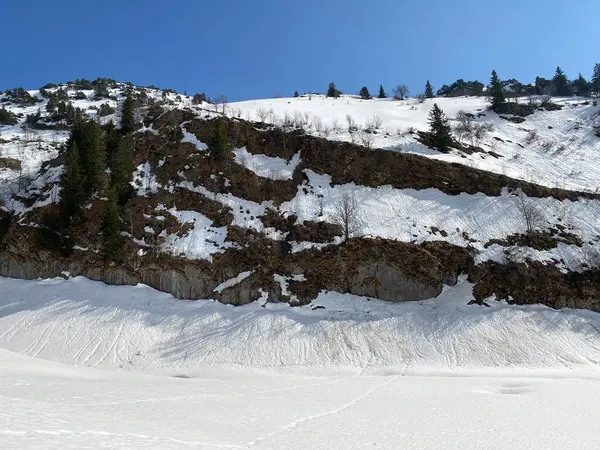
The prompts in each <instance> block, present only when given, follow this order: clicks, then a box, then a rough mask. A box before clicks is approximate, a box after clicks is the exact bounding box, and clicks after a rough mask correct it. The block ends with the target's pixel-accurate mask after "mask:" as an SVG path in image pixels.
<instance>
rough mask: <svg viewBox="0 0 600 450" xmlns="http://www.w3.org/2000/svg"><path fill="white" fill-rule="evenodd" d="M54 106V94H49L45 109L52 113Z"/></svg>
mask: <svg viewBox="0 0 600 450" xmlns="http://www.w3.org/2000/svg"><path fill="white" fill-rule="evenodd" d="M56 107H57V105H56V99H55V98H54V95H51V96H50V98H49V99H48V103H46V111H48V112H49V113H53V112H54V111H55V110H56Z"/></svg>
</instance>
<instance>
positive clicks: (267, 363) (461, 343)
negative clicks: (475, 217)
mask: <svg viewBox="0 0 600 450" xmlns="http://www.w3.org/2000/svg"><path fill="white" fill-rule="evenodd" d="M285 277H287V276H285ZM471 290H472V285H471V284H470V283H468V282H466V281H465V280H464V279H461V281H460V282H459V283H458V284H457V285H456V286H446V287H445V288H444V291H443V293H442V294H441V295H440V296H439V297H438V298H436V299H431V300H425V301H420V302H405V303H391V302H385V301H380V300H375V299H368V298H364V297H358V296H353V295H346V294H338V293H334V292H322V293H321V294H320V295H319V297H318V298H317V299H316V300H315V301H313V302H312V303H311V304H310V305H306V306H302V307H295V308H292V307H290V306H289V305H287V304H285V303H267V304H266V305H264V307H262V306H261V304H259V303H258V302H257V303H252V304H249V305H246V306H241V307H233V306H228V305H223V304H220V303H218V302H214V301H197V302H191V301H187V300H175V299H173V298H172V297H171V296H170V295H168V294H165V293H160V292H157V291H155V290H153V289H150V288H148V287H145V286H142V285H138V286H135V287H131V286H107V285H104V284H103V283H99V282H92V281H89V280H86V279H84V278H81V277H75V278H71V279H70V280H64V279H62V278H57V279H52V280H38V281H24V280H14V279H2V278H0V292H2V294H3V295H2V296H1V298H0V330H2V332H1V333H0V348H4V349H6V350H10V351H12V352H16V353H22V354H25V355H28V356H34V357H39V358H43V359H49V360H54V361H57V362H61V363H67V364H74V365H78V366H81V365H86V366H93V367H97V368H107V369H114V368H120V369H127V370H133V371H143V372H150V373H155V374H170V375H173V374H186V375H193V374H194V373H197V372H199V371H200V372H201V371H203V370H205V369H207V368H210V367H215V366H219V367H229V368H236V367H237V368H253V369H260V370H262V371H268V372H274V373H302V374H309V375H331V374H344V375H356V374H358V373H363V374H370V375H380V374H382V373H388V372H389V371H392V372H394V371H399V370H403V371H404V372H405V374H420V373H423V372H427V373H430V372H432V371H433V372H440V371H441V372H448V371H449V372H450V373H454V372H455V371H462V370H482V369H490V370H491V369H494V370H496V369H501V368H507V367H512V368H527V369H554V370H557V369H565V368H569V369H577V370H582V371H587V372H590V373H599V374H600V371H599V369H600V366H599V363H600V352H599V349H600V333H599V332H598V330H600V314H598V313H594V312H590V311H584V310H569V309H564V310H560V311H556V310H553V309H550V308H547V307H543V306H509V305H507V304H505V303H503V302H496V301H490V302H489V303H490V305H491V306H490V307H489V308H487V307H483V306H473V305H472V306H469V305H467V303H468V302H469V301H470V300H472V292H471ZM317 307H318V308H317Z"/></svg>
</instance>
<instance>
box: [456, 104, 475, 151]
mask: <svg viewBox="0 0 600 450" xmlns="http://www.w3.org/2000/svg"><path fill="white" fill-rule="evenodd" d="M473 119H474V116H473V114H471V113H468V112H466V111H464V110H460V111H459V112H458V114H457V115H456V119H455V120H456V121H457V122H458V124H457V125H456V126H455V127H454V132H455V133H456V136H457V137H458V142H460V143H462V142H463V140H465V139H472V136H473Z"/></svg>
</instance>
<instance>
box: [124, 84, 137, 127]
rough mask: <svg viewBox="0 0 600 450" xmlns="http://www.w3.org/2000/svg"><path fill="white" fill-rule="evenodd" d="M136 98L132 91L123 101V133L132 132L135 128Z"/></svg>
mask: <svg viewBox="0 0 600 450" xmlns="http://www.w3.org/2000/svg"><path fill="white" fill-rule="evenodd" d="M134 114H135V100H134V99H133V96H132V95H131V92H129V93H128V94H127V97H126V98H125V101H123V110H122V112H121V132H122V133H123V134H127V133H131V132H132V131H134V130H135V118H134Z"/></svg>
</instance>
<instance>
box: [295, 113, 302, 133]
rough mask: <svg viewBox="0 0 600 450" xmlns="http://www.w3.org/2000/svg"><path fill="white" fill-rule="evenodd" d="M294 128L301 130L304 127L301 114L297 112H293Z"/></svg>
mask: <svg viewBox="0 0 600 450" xmlns="http://www.w3.org/2000/svg"><path fill="white" fill-rule="evenodd" d="M294 127H296V128H298V129H301V128H303V127H304V119H303V117H302V114H301V113H299V112H298V111H294Z"/></svg>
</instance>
